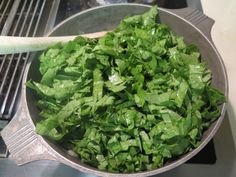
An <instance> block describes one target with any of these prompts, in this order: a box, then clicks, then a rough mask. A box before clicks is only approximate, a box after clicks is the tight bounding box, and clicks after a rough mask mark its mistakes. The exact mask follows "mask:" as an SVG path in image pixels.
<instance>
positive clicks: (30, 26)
mask: <svg viewBox="0 0 236 177" xmlns="http://www.w3.org/2000/svg"><path fill="white" fill-rule="evenodd" d="M33 2H34V1H31V2H30V5H29V7H28V10H27V13H26V18H25V19H24V22H23V25H22V27H21V31H20V35H22V32H23V29H25V23H26V21H27V20H28V18H29V17H30V15H29V14H30V10H31V9H32V5H33ZM39 2H40V1H39V0H37V1H36V4H34V5H35V6H34V9H33V11H32V13H33V14H32V17H31V19H30V23H29V26H28V29H27V33H26V36H29V33H30V30H31V28H32V24H33V21H34V19H35V16H36V12H37V9H38V6H39ZM22 55H23V54H20V55H19V56H18V57H17V63H16V65H15V67H14V71H13V74H12V76H11V79H10V84H9V86H8V89H7V92H6V94H5V98H4V101H3V104H2V107H1V111H0V114H3V113H4V110H5V108H6V103H7V100H8V98H9V93H10V91H11V90H12V88H13V81H14V79H15V77H16V71H17V69H18V68H19V64H20V61H21V59H22ZM27 56H28V54H27ZM26 58H28V57H26ZM19 80H21V78H20V79H19ZM19 80H18V81H19ZM15 91H16V90H15Z"/></svg>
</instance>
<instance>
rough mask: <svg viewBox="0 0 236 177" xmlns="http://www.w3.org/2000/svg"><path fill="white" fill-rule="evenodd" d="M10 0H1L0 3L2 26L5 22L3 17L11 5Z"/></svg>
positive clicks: (0, 22)
mask: <svg viewBox="0 0 236 177" xmlns="http://www.w3.org/2000/svg"><path fill="white" fill-rule="evenodd" d="M12 2H13V1H12V0H5V1H4V0H3V1H2V4H1V8H0V10H1V11H0V14H1V16H0V26H1V27H2V25H3V24H4V22H5V19H6V18H7V16H8V15H9V11H10V8H11V5H12Z"/></svg>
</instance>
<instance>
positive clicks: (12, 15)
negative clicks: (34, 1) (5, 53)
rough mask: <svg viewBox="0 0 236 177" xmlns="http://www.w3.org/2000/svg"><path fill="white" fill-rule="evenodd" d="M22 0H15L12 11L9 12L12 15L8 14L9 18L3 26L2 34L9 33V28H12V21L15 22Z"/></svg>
mask: <svg viewBox="0 0 236 177" xmlns="http://www.w3.org/2000/svg"><path fill="white" fill-rule="evenodd" d="M20 2H21V0H18V1H14V4H13V6H12V8H11V11H10V12H9V14H11V15H8V17H7V20H6V22H5V24H4V26H3V29H2V33H1V35H7V34H8V32H9V29H10V27H11V25H12V23H13V20H14V18H15V15H16V12H17V9H18V7H19V5H20Z"/></svg>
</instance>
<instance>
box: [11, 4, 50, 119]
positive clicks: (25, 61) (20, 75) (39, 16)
mask: <svg viewBox="0 0 236 177" xmlns="http://www.w3.org/2000/svg"><path fill="white" fill-rule="evenodd" d="M39 2H40V1H37V4H36V6H35V10H34V13H33V17H35V16H36V12H37V9H38V6H39ZM45 3H46V0H43V2H42V4H41V9H40V11H39V14H38V19H37V20H36V24H35V28H34V30H33V35H32V36H35V35H36V32H37V29H38V25H39V21H40V19H41V17H42V13H43V9H44V6H45ZM32 24H33V20H31V22H30V28H28V31H27V34H26V35H27V36H29V33H30V30H31V28H32ZM29 55H30V54H29V53H27V54H26V57H25V58H26V59H25V60H24V64H23V66H22V69H21V70H20V74H19V78H20V79H18V81H17V84H16V88H15V90H14V93H13V98H12V102H15V100H16V96H17V93H18V91H19V88H20V85H21V80H22V77H23V74H24V70H25V67H26V64H27V61H28V58H29ZM16 68H18V67H16ZM14 78H15V77H14ZM11 88H12V85H11V86H10V87H9V90H10V89H11ZM9 92H10V91H9ZM13 106H14V104H11V105H10V107H9V111H8V113H7V115H8V116H10V115H12V110H13ZM7 118H10V117H7Z"/></svg>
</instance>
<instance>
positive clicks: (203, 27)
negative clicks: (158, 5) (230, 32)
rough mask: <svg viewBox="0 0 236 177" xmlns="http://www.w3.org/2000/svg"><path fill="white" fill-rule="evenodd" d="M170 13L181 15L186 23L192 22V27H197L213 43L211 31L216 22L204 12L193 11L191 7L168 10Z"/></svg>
mask: <svg viewBox="0 0 236 177" xmlns="http://www.w3.org/2000/svg"><path fill="white" fill-rule="evenodd" d="M168 11H169V12H172V13H174V14H177V15H179V16H180V17H182V18H184V19H185V20H186V21H188V22H190V23H191V24H192V25H194V26H195V27H197V28H198V29H199V30H200V31H201V32H202V33H203V34H204V36H205V37H206V38H207V39H208V40H209V41H210V42H211V43H212V44H214V43H213V41H212V38H211V29H212V26H213V24H214V23H215V21H214V20H213V19H212V18H210V17H208V16H206V15H205V14H204V13H203V12H201V11H199V10H197V9H192V8H190V7H187V8H182V9H168Z"/></svg>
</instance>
